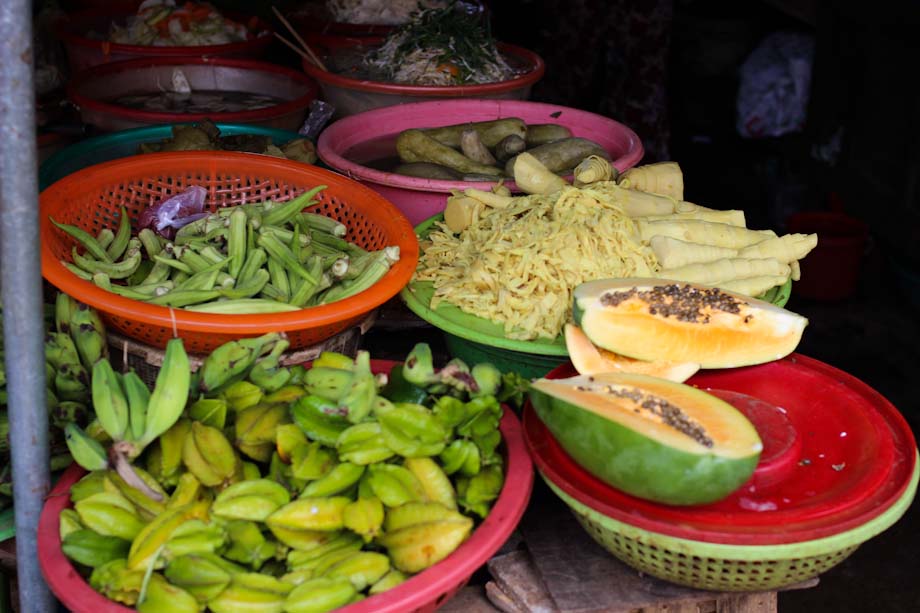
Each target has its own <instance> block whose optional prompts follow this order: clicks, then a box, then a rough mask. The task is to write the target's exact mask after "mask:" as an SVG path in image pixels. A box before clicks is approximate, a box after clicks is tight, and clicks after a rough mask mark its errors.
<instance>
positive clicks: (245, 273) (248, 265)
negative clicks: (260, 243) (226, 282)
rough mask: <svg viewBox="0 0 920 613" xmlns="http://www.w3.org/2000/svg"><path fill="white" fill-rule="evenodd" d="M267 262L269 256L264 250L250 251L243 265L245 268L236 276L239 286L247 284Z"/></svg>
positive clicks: (258, 248)
mask: <svg viewBox="0 0 920 613" xmlns="http://www.w3.org/2000/svg"><path fill="white" fill-rule="evenodd" d="M267 261H268V255H267V254H266V253H265V250H264V249H262V248H261V247H256V248H255V249H250V250H249V252H248V253H247V254H246V262H245V263H244V264H243V267H242V268H240V272H239V274H237V275H236V283H237V285H240V284H242V283H246V282H247V281H248V280H249V279H250V278H251V277H252V276H253V275H254V274H255V272H256V271H257V270H259V269H261V268H262V267H263V266H264V265H265V263H266V262H267ZM231 276H233V275H231Z"/></svg>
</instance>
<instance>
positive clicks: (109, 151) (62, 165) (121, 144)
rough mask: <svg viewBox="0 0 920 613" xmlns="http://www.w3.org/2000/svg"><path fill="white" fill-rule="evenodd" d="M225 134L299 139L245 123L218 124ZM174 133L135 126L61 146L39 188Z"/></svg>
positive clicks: (46, 167) (40, 174) (276, 140)
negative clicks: (62, 147)
mask: <svg viewBox="0 0 920 613" xmlns="http://www.w3.org/2000/svg"><path fill="white" fill-rule="evenodd" d="M216 125H217V128H218V129H219V130H220V133H221V135H222V136H234V135H237V134H257V135H264V136H269V137H271V139H272V141H273V142H274V143H275V144H276V145H278V144H282V143H286V142H288V141H291V140H294V139H295V138H299V137H300V135H299V134H297V133H296V132H288V131H287V130H279V129H277V128H263V127H260V126H250V125H242V124H230V123H219V124H216ZM170 136H172V125H162V126H150V127H146V128H134V129H131V130H123V131H121V132H112V133H109V134H104V135H102V136H96V137H93V138H88V139H86V140H84V141H80V142H79V143H76V144H74V145H70V146H69V147H65V148H64V149H61V150H60V151H58V152H57V153H55V154H54V155H52V156H51V157H49V158H48V159H47V160H45V162H44V163H43V164H42V165H41V166H40V167H39V170H38V184H39V189H45V188H46V187H48V186H49V185H51V184H52V183H54V182H55V181H57V180H58V179H63V178H64V177H66V176H67V175H69V174H72V173H75V172H77V171H78V170H82V169H83V168H86V167H87V166H92V165H94V164H100V163H102V162H108V161H109V160H116V159H118V158H124V157H130V156H132V155H137V148H138V146H139V145H141V144H142V143H153V142H157V141H161V140H164V139H166V138H169V137H170Z"/></svg>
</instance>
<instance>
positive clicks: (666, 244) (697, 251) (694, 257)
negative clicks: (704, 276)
mask: <svg viewBox="0 0 920 613" xmlns="http://www.w3.org/2000/svg"><path fill="white" fill-rule="evenodd" d="M649 246H651V248H652V251H654V252H655V257H656V258H657V259H658V263H659V264H660V265H661V267H662V268H678V267H680V266H686V265H687V264H700V263H704V262H714V261H716V260H721V259H724V258H733V257H736V256H737V254H738V251H737V250H736V249H730V248H728V247H716V246H715V245H700V244H698V243H688V242H686V241H682V240H680V239H677V238H671V237H670V236H653V237H652V238H651V240H649Z"/></svg>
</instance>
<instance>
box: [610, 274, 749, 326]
mask: <svg viewBox="0 0 920 613" xmlns="http://www.w3.org/2000/svg"><path fill="white" fill-rule="evenodd" d="M634 297H635V298H638V299H639V300H641V301H642V302H644V303H646V304H647V305H648V312H649V313H650V314H651V315H661V316H662V317H665V318H667V317H673V318H675V319H678V320H680V321H686V322H691V323H703V324H708V323H709V321H710V312H712V311H722V312H724V313H733V314H737V313H739V312H741V305H742V304H744V303H743V302H742V301H740V300H738V299H737V298H735V297H734V296H732V295H730V294H726V293H725V292H723V291H722V290H720V289H719V288H716V287H707V288H699V287H693V286H692V285H677V284H676V283H672V284H669V285H659V286H656V287H653V288H651V289H648V290H643V291H639V289H638V288H636V287H633V288H631V289H628V290H625V291H619V292H608V293H606V294H603V295H602V296H601V297H600V303H601V305H603V306H610V307H615V306H619V305H620V304H621V303H622V302H624V301H626V300H629V299H630V298H634ZM748 321H749V320H748V319H747V318H745V323H747V322H748Z"/></svg>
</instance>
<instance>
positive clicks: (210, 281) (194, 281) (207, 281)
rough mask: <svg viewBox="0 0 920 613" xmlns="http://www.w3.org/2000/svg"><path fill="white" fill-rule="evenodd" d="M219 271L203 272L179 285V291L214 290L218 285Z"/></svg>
mask: <svg viewBox="0 0 920 613" xmlns="http://www.w3.org/2000/svg"><path fill="white" fill-rule="evenodd" d="M218 272H219V271H218V270H213V269H212V270H202V271H201V272H196V273H195V274H193V275H192V276H190V277H189V278H188V279H186V280H185V281H183V282H182V284H181V285H177V286H176V289H178V290H212V289H214V286H215V285H216V284H217V274H218Z"/></svg>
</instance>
